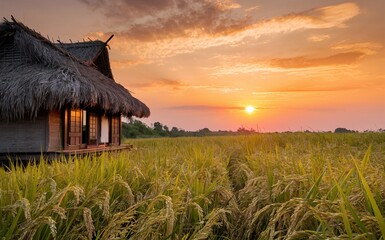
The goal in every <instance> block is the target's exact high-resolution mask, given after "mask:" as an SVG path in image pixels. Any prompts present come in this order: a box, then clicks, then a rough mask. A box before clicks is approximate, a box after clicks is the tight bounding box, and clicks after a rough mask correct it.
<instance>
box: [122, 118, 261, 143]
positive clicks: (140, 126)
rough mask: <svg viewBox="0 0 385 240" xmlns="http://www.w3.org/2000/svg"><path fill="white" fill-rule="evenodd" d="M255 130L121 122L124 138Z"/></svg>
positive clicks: (216, 133)
mask: <svg viewBox="0 0 385 240" xmlns="http://www.w3.org/2000/svg"><path fill="white" fill-rule="evenodd" d="M252 133H256V131H255V130H254V129H252V128H250V129H247V128H244V127H241V128H239V129H238V130H237V131H235V132H234V131H227V130H225V131H222V130H219V131H211V130H210V129H208V128H202V129H200V130H198V131H186V130H184V129H181V128H177V127H171V128H169V127H168V126H167V125H164V124H162V123H160V122H155V123H154V124H153V126H151V127H150V126H148V125H147V124H145V123H143V122H141V121H139V120H136V119H131V120H130V122H128V123H126V122H123V123H122V135H123V137H124V138H146V137H201V136H221V135H237V134H252Z"/></svg>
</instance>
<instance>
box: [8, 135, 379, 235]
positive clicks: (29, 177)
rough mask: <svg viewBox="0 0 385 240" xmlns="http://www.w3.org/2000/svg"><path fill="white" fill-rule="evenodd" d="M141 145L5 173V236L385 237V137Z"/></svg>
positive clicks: (212, 140)
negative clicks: (117, 151)
mask: <svg viewBox="0 0 385 240" xmlns="http://www.w3.org/2000/svg"><path fill="white" fill-rule="evenodd" d="M129 143H130V144H134V146H135V149H134V150H132V151H130V152H121V153H103V154H102V155H101V156H98V157H95V156H90V157H84V158H80V157H74V158H71V159H67V160H66V159H64V158H62V159H57V160H56V161H54V162H52V163H46V162H44V161H42V162H41V163H40V164H36V165H35V164H30V165H28V166H24V167H21V166H17V165H16V164H15V165H12V166H10V167H9V169H0V179H1V182H0V213H1V216H0V238H1V239H385V220H384V217H385V133H347V134H335V133H322V134H318V133H280V134H255V135H248V136H225V137H204V138H158V139H135V140H130V141H129Z"/></svg>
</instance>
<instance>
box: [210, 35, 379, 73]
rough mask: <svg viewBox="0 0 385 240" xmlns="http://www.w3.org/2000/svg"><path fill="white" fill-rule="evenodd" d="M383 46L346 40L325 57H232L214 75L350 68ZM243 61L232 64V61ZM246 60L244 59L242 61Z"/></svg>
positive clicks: (214, 70) (341, 69) (345, 69)
mask: <svg viewBox="0 0 385 240" xmlns="http://www.w3.org/2000/svg"><path fill="white" fill-rule="evenodd" d="M381 48H382V45H381V44H380V43H376V42H363V43H344V44H338V45H335V46H332V47H331V49H332V50H339V51H343V52H341V53H336V54H332V55H329V56H325V57H310V56H297V57H291V58H273V59H269V60H260V59H248V60H247V59H246V60H245V59H243V60H240V59H238V60H237V59H235V60H234V59H230V60H231V61H229V62H228V63H225V64H224V65H223V66H220V67H215V68H212V69H211V70H212V71H213V73H212V75H235V74H247V73H253V72H262V73H263V72H269V73H271V72H292V71H296V72H297V73H299V72H301V71H303V72H309V71H313V70H317V71H318V72H319V71H320V70H322V72H325V71H336V70H337V71H345V72H346V71H347V70H348V68H349V67H351V68H353V67H355V66H356V65H357V63H358V62H359V61H360V60H362V59H363V58H365V57H366V56H369V55H373V54H376V53H377V52H378V51H379V50H380V49H381ZM234 61H235V62H240V63H238V64H233V63H232V62H234ZM242 61H243V62H242Z"/></svg>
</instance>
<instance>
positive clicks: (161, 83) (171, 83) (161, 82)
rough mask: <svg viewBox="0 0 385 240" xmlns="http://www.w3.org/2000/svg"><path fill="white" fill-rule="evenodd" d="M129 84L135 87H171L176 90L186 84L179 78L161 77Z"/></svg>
mask: <svg viewBox="0 0 385 240" xmlns="http://www.w3.org/2000/svg"><path fill="white" fill-rule="evenodd" d="M129 86H130V87H133V88H153V87H157V88H158V87H169V88H172V89H174V90H179V89H180V88H181V87H184V86H185V85H184V84H183V83H182V82H181V81H178V80H172V79H166V78H159V79H156V80H153V81H149V82H145V83H130V84H129Z"/></svg>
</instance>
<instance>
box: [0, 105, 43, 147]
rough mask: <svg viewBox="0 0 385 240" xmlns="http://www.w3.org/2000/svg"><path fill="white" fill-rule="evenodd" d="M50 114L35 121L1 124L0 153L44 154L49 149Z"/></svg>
mask: <svg viewBox="0 0 385 240" xmlns="http://www.w3.org/2000/svg"><path fill="white" fill-rule="evenodd" d="M47 131H48V113H46V112H45V113H39V114H38V116H37V118H36V119H34V120H30V119H25V120H17V121H12V122H0V152H2V153H12V152H42V151H43V152H44V151H46V149H47V136H48V132H47Z"/></svg>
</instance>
